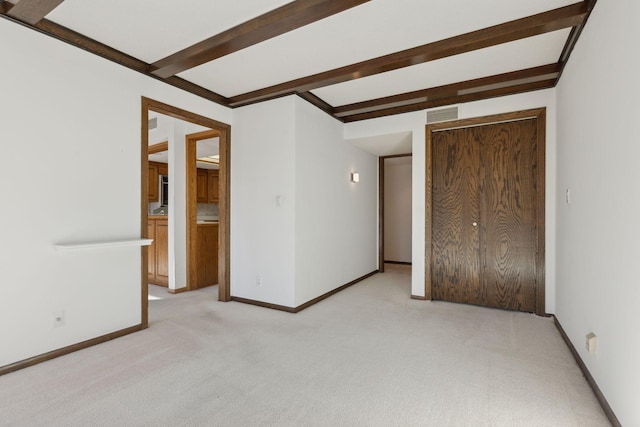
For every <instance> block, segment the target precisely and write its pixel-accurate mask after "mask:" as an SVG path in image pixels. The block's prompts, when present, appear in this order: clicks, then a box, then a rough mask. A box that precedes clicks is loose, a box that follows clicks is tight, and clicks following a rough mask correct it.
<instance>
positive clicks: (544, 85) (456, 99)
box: [340, 79, 558, 123]
mask: <svg viewBox="0 0 640 427" xmlns="http://www.w3.org/2000/svg"><path fill="white" fill-rule="evenodd" d="M557 81H558V79H548V80H542V81H539V82H533V83H524V84H519V85H516V86H508V87H503V88H498V89H490V90H486V91H480V92H475V93H469V94H465V95H454V96H449V97H444V98H438V99H433V100H430V101H425V102H421V103H417V104H410V105H405V106H399V107H391V108H385V109H381V110H376V111H370V112H366V113H359V114H353V115H349V116H344V117H341V118H340V119H341V120H342V121H343V122H344V123H350V122H357V121H360V120H368V119H375V118H378V117H385V116H392V115H394V114H402V113H411V112H414V111H420V110H426V109H429V108H436V107H442V106H445V105H453V104H462V103H465V102H471V101H479V100H482V99H489V98H497V97H500V96H507V95H514V94H518V93H524V92H531V91H535V90H542V89H549V88H552V87H554V86H555V85H556V83H557Z"/></svg>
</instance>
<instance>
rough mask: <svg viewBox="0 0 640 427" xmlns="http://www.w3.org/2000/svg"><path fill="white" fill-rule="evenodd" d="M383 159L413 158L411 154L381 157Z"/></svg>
mask: <svg viewBox="0 0 640 427" xmlns="http://www.w3.org/2000/svg"><path fill="white" fill-rule="evenodd" d="M381 157H382V158H384V159H395V158H398V157H413V153H403V154H391V155H390V156H381Z"/></svg>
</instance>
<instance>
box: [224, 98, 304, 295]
mask: <svg viewBox="0 0 640 427" xmlns="http://www.w3.org/2000/svg"><path fill="white" fill-rule="evenodd" d="M294 119H295V103H294V97H287V98H281V99H277V100H274V101H269V102H264V103H260V104H255V105H250V106H247V107H243V108H238V109H236V110H235V111H234V127H233V131H232V134H231V138H232V139H231V195H232V196H231V216H232V219H231V294H232V295H233V296H236V297H243V298H249V299H253V300H257V301H263V302H268V303H272V304H279V305H284V306H287V307H293V306H294V304H295V301H294V299H295V298H294V289H295V237H294V231H295V178H296V177H295V126H294ZM278 197H280V200H281V203H280V206H278V204H277V203H276V199H277V198H278ZM258 276H260V277H262V287H258V286H256V278H257V277H258Z"/></svg>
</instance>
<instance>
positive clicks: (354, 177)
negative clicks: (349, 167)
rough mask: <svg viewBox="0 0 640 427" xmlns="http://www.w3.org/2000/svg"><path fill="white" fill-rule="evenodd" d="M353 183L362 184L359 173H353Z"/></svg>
mask: <svg viewBox="0 0 640 427" xmlns="http://www.w3.org/2000/svg"><path fill="white" fill-rule="evenodd" d="M351 182H360V174H359V173H358V172H351Z"/></svg>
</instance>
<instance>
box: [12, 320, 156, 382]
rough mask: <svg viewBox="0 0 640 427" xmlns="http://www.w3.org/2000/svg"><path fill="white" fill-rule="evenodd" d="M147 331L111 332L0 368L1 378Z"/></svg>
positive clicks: (138, 328)
mask: <svg viewBox="0 0 640 427" xmlns="http://www.w3.org/2000/svg"><path fill="white" fill-rule="evenodd" d="M143 329H145V327H144V326H143V325H136V326H131V327H129V328H125V329H121V330H119V331H115V332H111V333H109V334H106V335H102V336H99V337H96V338H92V339H90V340H86V341H82V342H79V343H77V344H73V345H70V346H67V347H63V348H59V349H57V350H53V351H50V352H48V353H44V354H41V355H39V356H34V357H31V358H29V359H25V360H22V361H20V362H16V363H12V364H10V365H6V366H2V367H0V376H1V375H5V374H8V373H10V372H15V371H17V370H19V369H24V368H28V367H30V366H33V365H37V364H38V363H42V362H46V361H48V360H51V359H55V358H56V357H60V356H64V355H66V354H69V353H73V352H75V351H79V350H83V349H85V348H89V347H92V346H94V345H97V344H102V343H104V342H107V341H111V340H113V339H116V338H120V337H123V336H125V335H129V334H132V333H134V332H138V331H141V330H143Z"/></svg>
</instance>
